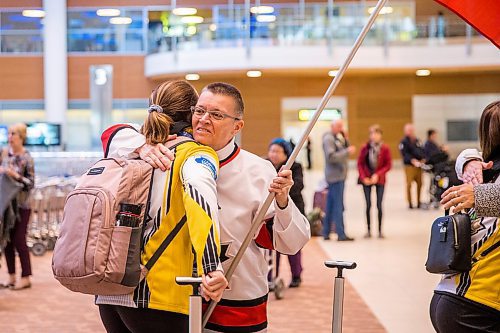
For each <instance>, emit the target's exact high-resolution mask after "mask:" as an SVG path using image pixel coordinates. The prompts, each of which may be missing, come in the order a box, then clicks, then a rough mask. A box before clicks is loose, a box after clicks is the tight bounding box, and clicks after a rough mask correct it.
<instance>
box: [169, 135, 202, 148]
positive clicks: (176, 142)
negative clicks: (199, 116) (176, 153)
mask: <svg viewBox="0 0 500 333" xmlns="http://www.w3.org/2000/svg"><path fill="white" fill-rule="evenodd" d="M186 142H196V141H194V140H193V139H191V138H188V137H185V136H178V137H177V138H175V139H174V140H172V141H167V143H166V144H165V146H166V147H167V148H168V149H174V148H176V147H178V146H180V145H182V144H183V143H186Z"/></svg>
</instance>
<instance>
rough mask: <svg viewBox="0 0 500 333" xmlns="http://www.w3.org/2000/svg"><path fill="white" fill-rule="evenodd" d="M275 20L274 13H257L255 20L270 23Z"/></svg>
mask: <svg viewBox="0 0 500 333" xmlns="http://www.w3.org/2000/svg"><path fill="white" fill-rule="evenodd" d="M274 21H276V16H275V15H257V22H260V23H271V22H274Z"/></svg>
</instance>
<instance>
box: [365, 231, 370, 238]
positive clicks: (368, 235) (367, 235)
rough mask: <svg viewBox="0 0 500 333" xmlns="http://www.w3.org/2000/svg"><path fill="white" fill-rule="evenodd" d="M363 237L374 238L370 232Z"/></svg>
mask: <svg viewBox="0 0 500 333" xmlns="http://www.w3.org/2000/svg"><path fill="white" fill-rule="evenodd" d="M363 237H364V238H372V234H371V233H370V232H367V233H366V234H365V235H364V236H363Z"/></svg>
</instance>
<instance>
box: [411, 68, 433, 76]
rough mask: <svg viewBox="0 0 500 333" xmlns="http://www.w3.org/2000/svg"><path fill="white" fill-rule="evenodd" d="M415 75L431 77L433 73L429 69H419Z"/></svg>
mask: <svg viewBox="0 0 500 333" xmlns="http://www.w3.org/2000/svg"><path fill="white" fill-rule="evenodd" d="M415 74H416V75H417V76H429V75H431V71H430V70H428V69H417V71H416V72H415Z"/></svg>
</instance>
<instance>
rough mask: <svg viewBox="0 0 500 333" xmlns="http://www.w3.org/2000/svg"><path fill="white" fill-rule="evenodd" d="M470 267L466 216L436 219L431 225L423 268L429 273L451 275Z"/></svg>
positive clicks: (460, 214)
mask: <svg viewBox="0 0 500 333" xmlns="http://www.w3.org/2000/svg"><path fill="white" fill-rule="evenodd" d="M471 267H472V250H471V221H470V217H469V215H468V214H462V213H458V214H453V215H446V216H442V217H439V218H437V219H436V220H435V221H434V223H432V228H431V240H430V243H429V252H428V254H427V262H426V263H425V268H426V269H427V271H428V272H429V273H434V274H453V273H461V272H467V271H469V270H470V269H471Z"/></svg>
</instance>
